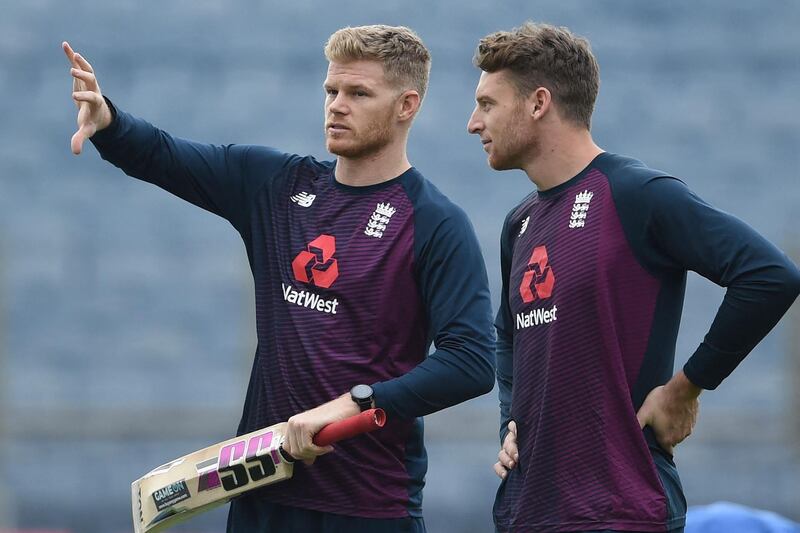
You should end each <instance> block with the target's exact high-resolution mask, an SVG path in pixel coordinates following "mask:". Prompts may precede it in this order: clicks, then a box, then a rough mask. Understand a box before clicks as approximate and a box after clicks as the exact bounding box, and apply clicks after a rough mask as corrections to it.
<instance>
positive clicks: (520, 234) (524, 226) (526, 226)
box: [517, 215, 531, 237]
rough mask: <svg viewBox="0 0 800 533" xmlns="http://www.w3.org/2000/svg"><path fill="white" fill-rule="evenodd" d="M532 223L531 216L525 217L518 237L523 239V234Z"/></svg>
mask: <svg viewBox="0 0 800 533" xmlns="http://www.w3.org/2000/svg"><path fill="white" fill-rule="evenodd" d="M530 221H531V217H530V215H528V216H527V217H525V220H523V221H522V224H520V228H519V235H517V237H522V234H523V233H525V230H526V229H528V222H530Z"/></svg>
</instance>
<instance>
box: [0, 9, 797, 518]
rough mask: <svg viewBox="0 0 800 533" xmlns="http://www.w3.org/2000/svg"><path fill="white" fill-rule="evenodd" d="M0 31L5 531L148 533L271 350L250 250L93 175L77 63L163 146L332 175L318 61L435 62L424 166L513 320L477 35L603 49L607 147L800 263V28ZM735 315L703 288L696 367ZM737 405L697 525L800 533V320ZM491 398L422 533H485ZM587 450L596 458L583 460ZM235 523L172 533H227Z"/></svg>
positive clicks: (186, 213) (166, 13)
mask: <svg viewBox="0 0 800 533" xmlns="http://www.w3.org/2000/svg"><path fill="white" fill-rule="evenodd" d="M2 5H3V8H2V13H3V15H2V18H0V90H1V91H2V94H4V95H5V96H3V97H2V98H0V117H2V119H3V122H4V123H3V125H2V128H0V135H2V138H0V530H4V529H6V530H25V531H30V530H39V531H48V532H60V533H66V532H71V533H77V532H81V533H101V532H102V533H116V532H123V531H130V529H131V525H130V496H129V490H130V489H129V486H130V482H131V481H132V480H133V479H135V478H138V477H140V476H141V475H142V474H144V473H145V472H147V471H149V470H150V469H152V468H153V467H155V466H157V465H159V464H162V463H164V462H165V461H167V460H169V459H172V458H175V457H178V456H181V455H184V454H185V453H188V452H189V451H192V450H195V449H197V448H200V447H204V446H207V445H209V444H211V443H214V442H217V441H220V440H223V439H225V438H228V437H230V436H232V435H233V434H234V432H235V430H236V426H237V423H238V420H239V416H240V412H241V406H242V402H243V399H244V393H245V387H246V383H247V376H248V373H249V369H250V365H251V361H252V356H253V352H254V349H255V338H254V328H255V326H254V314H253V294H252V291H253V289H252V280H251V275H250V272H249V269H248V265H247V261H246V257H245V253H244V246H243V245H242V243H241V241H240V238H239V236H238V235H237V233H236V232H235V231H234V230H233V229H232V228H231V227H230V226H229V225H228V224H227V223H226V222H225V221H223V220H222V219H219V218H217V217H215V216H213V215H211V214H208V213H206V212H203V211H201V210H199V209H197V208H195V207H193V206H190V205H188V204H184V203H183V202H182V201H180V200H178V199H176V198H174V197H171V196H170V195H169V194H167V193H165V192H163V191H161V190H158V189H156V188H155V187H153V186H151V185H147V184H144V183H141V182H138V181H136V180H133V179H130V178H128V177H126V176H124V175H123V174H122V173H121V172H120V171H118V170H116V169H114V168H113V167H111V166H109V165H107V164H105V163H104V162H102V161H101V160H100V158H99V157H98V156H97V153H96V151H95V150H94V148H93V147H91V146H89V145H88V144H87V146H86V148H85V152H84V155H82V156H81V157H77V158H76V157H74V156H72V155H71V153H70V151H69V139H70V136H71V135H72V133H73V132H74V129H75V108H74V105H73V103H72V101H71V99H70V91H71V80H70V77H69V72H68V65H67V62H66V60H65V58H64V56H63V54H62V52H61V50H60V43H61V41H62V40H69V41H70V42H71V43H72V45H73V46H74V47H75V49H76V50H78V51H80V52H82V53H83V54H84V55H85V56H86V57H87V58H88V59H89V61H90V62H92V63H93V65H94V67H95V70H96V72H97V74H98V78H99V80H100V84H101V87H102V89H103V92H104V93H105V94H107V95H108V96H109V97H110V98H112V99H113V100H114V101H115V102H116V103H117V105H119V106H120V107H121V108H122V109H125V110H128V111H131V112H133V113H134V114H137V115H139V116H141V117H144V118H146V119H148V120H150V121H151V122H153V123H155V124H156V125H158V126H160V127H162V128H164V129H166V130H168V131H170V132H171V133H173V134H175V135H178V136H182V137H188V138H191V139H196V140H203V141H208V142H214V143H231V142H237V143H257V144H267V145H274V146H277V147H279V148H281V149H283V150H285V151H291V152H297V153H301V154H306V153H310V154H313V155H315V156H317V157H320V158H324V157H325V156H326V154H325V151H324V145H323V142H322V103H323V91H322V89H321V83H322V80H323V78H324V73H325V68H326V62H325V60H324V57H323V54H322V46H323V44H324V42H325V40H326V39H327V37H328V36H329V35H330V34H331V33H332V32H333V31H335V30H336V29H338V28H340V27H343V26H347V25H361V24H371V23H386V24H404V25H408V26H411V27H412V28H414V29H415V30H416V31H417V32H418V33H419V34H420V35H421V36H422V38H423V40H424V41H425V42H426V44H427V45H428V46H429V48H430V49H431V52H432V54H433V71H432V76H431V85H430V90H429V93H428V96H427V98H426V101H425V104H424V107H423V109H422V113H421V115H420V116H419V118H418V119H417V121H416V125H415V126H414V129H413V130H412V134H411V140H410V147H409V155H410V158H411V160H412V163H413V164H414V165H415V166H417V167H418V168H419V169H420V170H421V171H422V172H423V173H424V174H425V175H426V176H428V177H429V178H431V179H432V180H433V181H434V182H435V183H436V184H437V185H438V186H439V187H440V188H441V189H442V190H443V191H444V192H445V193H446V194H448V195H449V196H450V197H451V198H452V199H453V200H454V201H455V202H456V203H458V204H460V205H461V206H463V207H464V208H465V209H466V211H467V212H468V213H469V214H470V215H471V217H472V219H473V221H474V224H475V226H476V228H477V231H478V234H479V237H480V239H481V244H482V246H483V250H484V252H485V255H486V261H487V265H488V269H489V275H490V279H491V280H492V289H493V292H494V297H495V299H494V304H495V308H496V306H497V295H498V293H499V290H500V287H499V261H498V252H499V250H498V248H499V246H498V238H499V232H500V227H501V224H502V220H503V217H504V215H505V213H506V212H507V211H508V210H509V209H510V208H511V207H513V206H514V205H515V204H516V202H518V201H519V200H520V199H521V198H522V197H523V196H524V195H525V194H527V193H528V192H529V191H530V190H531V188H532V185H531V184H530V182H529V181H528V180H527V178H526V177H525V175H524V174H522V173H521V172H518V171H514V172H505V173H497V172H493V171H491V170H490V169H489V168H488V167H487V165H486V161H485V154H484V152H483V151H482V150H481V147H480V145H479V142H478V140H477V138H475V137H470V136H469V135H468V134H467V132H466V121H467V117H468V115H469V113H470V112H471V110H472V107H473V103H474V101H473V97H474V89H475V85H476V82H477V79H478V71H477V70H476V69H475V68H474V67H473V66H472V65H471V57H472V53H473V51H474V49H475V46H476V43H477V41H478V39H479V38H480V37H482V36H483V35H485V34H487V33H489V32H492V31H495V30H498V29H509V28H511V27H513V26H516V25H519V24H520V23H521V22H523V21H524V20H526V19H533V20H537V21H547V22H551V23H554V24H558V25H566V26H569V27H570V28H571V29H572V30H574V31H575V32H577V33H579V34H582V35H584V36H586V37H588V38H589V39H590V40H591V42H592V45H593V48H594V51H595V53H596V55H597V57H598V60H599V63H600V67H601V78H602V85H601V90H600V95H599V99H598V102H597V111H596V112H595V115H594V123H593V132H594V136H595V139H596V140H597V142H598V144H600V145H601V146H602V147H604V148H606V149H608V150H610V151H614V152H618V153H623V154H628V155H633V156H635V157H637V158H639V159H642V160H644V161H645V162H647V163H648V164H649V165H651V166H653V167H656V168H661V169H664V170H667V171H669V172H671V173H673V174H674V175H676V176H679V177H681V178H683V179H684V180H685V181H686V182H687V183H688V184H689V185H690V187H692V188H693V189H694V190H695V191H697V192H698V193H699V194H700V195H701V196H702V197H704V198H706V199H707V200H709V201H710V202H711V203H713V204H715V205H717V206H718V207H720V208H722V209H724V210H726V211H730V212H733V213H735V214H736V215H738V216H739V217H741V218H743V219H744V220H745V221H747V222H748V223H750V224H751V225H753V226H754V227H755V228H756V229H757V230H759V231H760V232H762V233H763V234H764V235H765V236H767V237H768V238H769V239H770V240H772V241H773V242H775V243H776V244H778V245H779V246H780V247H782V248H783V249H784V250H786V251H787V252H789V253H791V254H793V256H794V258H795V261H797V258H798V251H799V250H800V229H798V207H800V179H799V178H800V176H798V172H799V171H798V168H800V33H799V32H797V31H796V29H797V27H798V26H800V2H797V1H794V0H782V1H781V0H776V1H771V2H759V1H742V2H730V1H728V0H708V1H705V2H695V1H689V0H682V1H676V2H658V3H656V2H641V1H639V0H619V1H614V2H604V1H596V2H572V1H559V2H533V1H521V0H503V1H498V2H485V1H484V2H476V1H466V0H439V1H437V2H422V1H406V2H398V1H396V0H386V1H383V2H372V1H348V0H344V1H340V2H321V1H317V2H312V1H310V0H293V1H292V2H267V1H256V0H162V1H159V2H156V1H153V0H136V1H134V0H115V1H105V2H102V1H99V0H75V1H71V2H61V1H56V0H26V1H24V2H22V1H15V0H5V1H4V2H3V3H2ZM722 295H723V290H722V289H720V288H718V287H716V286H714V285H712V284H711V283H710V282H708V281H707V280H704V279H702V278H700V277H699V276H697V275H694V274H693V275H691V276H690V278H689V284H688V293H687V298H686V304H685V313H684V317H683V323H682V327H681V333H680V338H679V342H678V354H679V356H678V357H679V361H678V364H682V363H683V362H684V361H685V359H686V357H688V355H689V354H690V353H691V352H692V351H693V350H694V348H695V347H696V345H697V344H698V343H699V342H700V340H701V338H702V336H703V335H704V334H705V332H706V330H707V328H708V327H709V325H710V323H711V320H712V318H713V315H714V312H715V311H716V309H717V307H718V305H719V303H720V301H721V299H722ZM799 314H800V313H798V304H795V307H794V309H793V310H792V314H791V315H790V316H787V317H785V318H784V319H783V321H782V322H781V323H780V324H779V326H778V327H777V328H776V329H775V330H774V331H773V332H772V333H771V334H770V335H769V336H768V337H767V338H766V339H765V340H764V341H763V342H762V343H761V344H760V345H759V346H758V347H757V348H756V349H755V350H754V352H753V353H752V354H751V355H750V357H749V358H748V359H746V360H745V362H744V363H743V364H742V365H741V366H740V367H739V369H738V370H737V372H736V373H735V374H734V375H732V376H731V377H730V378H729V379H728V380H727V381H726V382H725V383H723V385H722V386H721V387H720V388H719V390H717V391H715V392H712V393H707V394H705V395H704V396H703V398H702V411H701V415H700V421H699V425H698V427H697V429H696V432H695V434H694V435H692V437H691V438H690V439H689V441H687V442H686V443H684V444H682V445H681V446H680V447H679V448H678V450H677V457H676V460H677V463H678V467H679V469H680V472H681V474H682V478H683V482H684V485H685V489H686V494H687V497H688V499H689V502H690V504H705V503H710V502H714V501H719V500H728V501H732V502H737V503H740V504H745V505H749V506H753V507H758V508H761V509H767V510H771V511H775V512H778V513H780V514H782V515H784V516H787V517H789V518H792V519H794V520H800V445H798V442H800V416H798V414H797V413H798V410H799V409H800V394H799V393H798V392H797V390H798V385H800V333H799V332H800V317H798V315H799ZM497 423H498V410H497V394H496V391H493V392H492V393H491V394H489V395H486V396H484V397H482V398H479V399H476V400H473V401H471V402H469V403H467V404H465V405H463V406H460V407H458V408H455V409H452V410H450V411H447V412H446V413H442V414H437V415H433V416H430V417H428V419H427V423H426V433H427V435H426V437H427V443H428V451H429V457H430V469H429V475H428V485H427V488H426V492H425V508H426V518H427V522H428V527H429V530H430V531H431V532H433V533H437V532H486V531H491V530H492V526H491V505H492V500H493V497H494V492H495V490H496V487H497V484H498V483H497V479H496V478H495V477H494V474H493V473H492V470H491V466H492V464H493V462H494V461H495V458H496V453H497V449H498V440H497V431H496V428H497ZM586 438H587V445H591V435H587V436H586ZM226 510H227V508H223V509H219V510H216V511H214V512H211V513H209V514H207V515H205V516H203V517H200V518H197V519H195V520H194V521H192V522H190V523H189V524H186V525H184V526H181V527H180V530H181V531H185V532H190V531H191V532H197V533H200V532H209V533H210V532H216V531H223V530H224V521H225V516H226Z"/></svg>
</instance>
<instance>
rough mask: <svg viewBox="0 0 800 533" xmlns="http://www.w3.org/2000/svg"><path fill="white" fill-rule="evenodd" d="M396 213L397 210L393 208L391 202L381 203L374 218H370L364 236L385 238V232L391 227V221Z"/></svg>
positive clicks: (376, 208) (374, 212)
mask: <svg viewBox="0 0 800 533" xmlns="http://www.w3.org/2000/svg"><path fill="white" fill-rule="evenodd" d="M396 211H397V209H395V208H394V207H392V204H390V203H389V202H386V203H385V204H384V203H379V204H378V205H377V207H375V211H373V213H372V216H371V217H369V222H367V227H366V228H365V229H364V235H367V236H369V237H375V238H377V239H380V238H381V237H383V232H385V231H386V227H387V226H388V225H389V221H390V220H391V218H392V215H394V214H395V212H396Z"/></svg>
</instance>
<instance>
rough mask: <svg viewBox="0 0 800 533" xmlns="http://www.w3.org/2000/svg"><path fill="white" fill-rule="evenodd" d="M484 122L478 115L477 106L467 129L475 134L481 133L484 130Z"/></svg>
mask: <svg viewBox="0 0 800 533" xmlns="http://www.w3.org/2000/svg"><path fill="white" fill-rule="evenodd" d="M483 128H484V124H483V121H482V120H480V119H479V117H478V108H477V107H475V110H474V111H473V112H472V115H470V117H469V120H468V121H467V131H468V132H470V133H473V134H479V133H480V132H482V131H483Z"/></svg>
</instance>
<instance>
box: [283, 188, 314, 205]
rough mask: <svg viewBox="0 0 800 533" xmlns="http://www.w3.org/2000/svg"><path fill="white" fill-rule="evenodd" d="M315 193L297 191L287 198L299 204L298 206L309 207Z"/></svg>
mask: <svg viewBox="0 0 800 533" xmlns="http://www.w3.org/2000/svg"><path fill="white" fill-rule="evenodd" d="M316 197H317V195H316V194H308V193H307V192H299V193H297V194H295V195H294V196H290V197H289V199H290V200H291V201H293V202H294V203H296V204H297V205H299V206H300V207H311V204H313V203H314V198H316Z"/></svg>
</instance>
